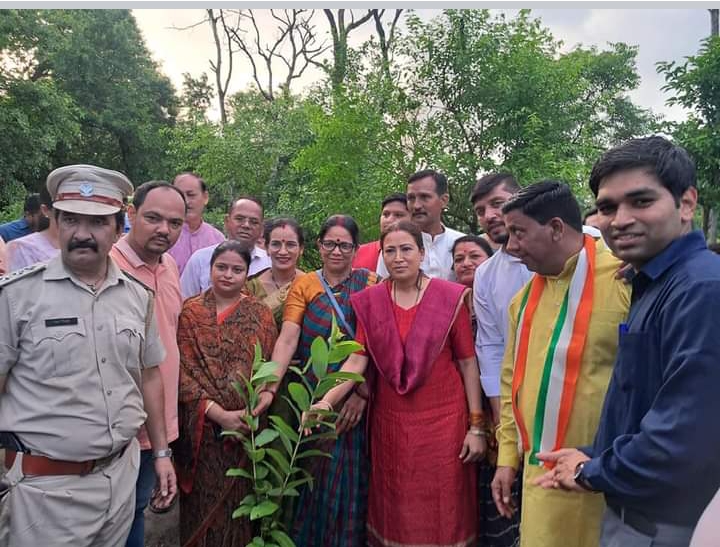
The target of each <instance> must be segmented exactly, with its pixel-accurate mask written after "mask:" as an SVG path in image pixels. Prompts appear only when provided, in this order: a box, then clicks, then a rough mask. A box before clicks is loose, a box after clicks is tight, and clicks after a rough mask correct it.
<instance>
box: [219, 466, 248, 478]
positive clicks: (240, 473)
mask: <svg viewBox="0 0 720 547" xmlns="http://www.w3.org/2000/svg"><path fill="white" fill-rule="evenodd" d="M225 476H226V477H243V478H245V479H250V480H252V475H251V474H250V473H248V472H247V471H245V470H244V469H243V468H242V467H231V468H230V469H228V470H227V471H225Z"/></svg>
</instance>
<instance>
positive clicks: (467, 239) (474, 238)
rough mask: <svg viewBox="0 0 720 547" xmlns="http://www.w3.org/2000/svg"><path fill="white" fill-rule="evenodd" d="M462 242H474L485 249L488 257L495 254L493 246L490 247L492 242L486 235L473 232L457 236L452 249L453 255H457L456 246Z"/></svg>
mask: <svg viewBox="0 0 720 547" xmlns="http://www.w3.org/2000/svg"><path fill="white" fill-rule="evenodd" d="M461 243H474V244H475V245H477V246H478V247H480V248H481V249H482V250H483V251H485V254H486V255H488V258H490V257H491V256H492V255H493V250H492V247H490V244H489V243H488V242H487V240H486V239H485V238H484V237H480V236H476V235H473V234H470V235H467V236H462V237H459V238H457V239H456V240H455V242H454V243H453V246H452V249H451V250H450V254H451V255H453V256H454V255H455V248H456V247H457V246H458V245H460V244H461Z"/></svg>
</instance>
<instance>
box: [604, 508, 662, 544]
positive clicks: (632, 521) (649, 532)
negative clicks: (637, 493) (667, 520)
mask: <svg viewBox="0 0 720 547" xmlns="http://www.w3.org/2000/svg"><path fill="white" fill-rule="evenodd" d="M608 507H609V508H610V509H611V510H612V512H613V513H615V515H616V516H617V517H618V518H619V519H620V520H621V521H622V522H624V523H625V524H627V525H628V526H629V527H630V528H632V529H633V530H635V531H636V532H640V533H641V534H644V535H646V536H649V537H655V535H656V534H657V525H656V524H655V523H654V522H653V521H652V520H650V519H649V518H647V517H646V516H644V515H642V514H640V513H638V512H637V511H635V510H634V509H630V508H628V507H623V506H622V505H615V504H612V503H609V504H608Z"/></svg>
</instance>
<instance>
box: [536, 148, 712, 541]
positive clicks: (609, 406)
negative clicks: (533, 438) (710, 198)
mask: <svg viewBox="0 0 720 547" xmlns="http://www.w3.org/2000/svg"><path fill="white" fill-rule="evenodd" d="M590 188H591V189H592V191H593V193H594V194H595V196H596V198H597V200H596V203H597V207H598V211H599V214H600V223H601V225H602V226H601V229H602V231H603V236H604V237H605V241H606V242H607V243H608V244H609V245H610V247H611V248H612V249H613V251H614V252H615V254H616V255H617V256H618V257H619V258H620V259H622V260H624V261H625V262H628V263H629V264H630V265H632V267H633V269H634V276H633V278H632V287H633V295H632V305H631V308H630V316H629V318H628V322H627V324H625V325H621V326H620V329H619V333H618V335H619V337H620V340H619V347H618V356H617V360H616V362H615V369H614V371H613V376H612V379H611V381H610V386H609V388H608V392H607V396H606V399H605V405H604V408H603V412H602V417H601V420H600V425H599V427H598V431H597V435H596V437H595V442H594V444H593V446H592V447H586V448H583V449H582V450H576V449H562V450H558V451H555V452H551V453H546V454H538V457H539V458H541V459H544V460H546V461H550V462H555V463H556V466H555V467H554V469H553V470H552V471H550V472H548V473H547V474H546V475H545V476H544V477H542V478H541V479H539V480H538V483H539V484H541V485H542V486H544V487H546V488H561V489H566V490H573V491H585V492H588V494H589V495H590V492H602V493H604V494H605V499H606V501H607V505H608V509H607V510H606V512H605V516H604V519H603V529H602V537H601V540H600V544H601V546H602V547H620V546H622V547H635V546H650V545H651V544H652V545H653V546H663V547H665V546H667V547H675V546H678V547H679V546H687V545H688V544H689V543H690V538H691V536H692V531H693V528H694V527H695V524H696V523H697V521H698V519H699V518H700V515H701V513H702V511H703V509H704V508H705V506H706V505H707V504H708V502H709V501H710V499H711V498H712V497H713V495H714V494H715V492H716V491H717V490H718V487H720V396H718V386H720V321H718V320H717V313H718V310H720V257H718V256H717V255H715V254H714V253H712V252H711V251H709V250H708V248H707V245H706V243H705V239H704V237H703V234H702V232H700V231H693V229H692V219H693V214H694V212H695V208H696V205H697V188H696V175H695V166H694V164H693V162H692V160H691V159H690V157H689V156H688V154H687V152H686V151H685V150H684V149H682V148H680V147H679V146H675V145H673V144H672V143H671V142H669V141H668V140H666V139H664V138H662V137H657V136H655V137H648V138H644V139H635V140H632V141H629V142H627V143H626V144H623V145H622V146H619V147H616V148H613V149H611V150H609V151H608V152H606V153H605V154H604V155H603V157H602V158H601V159H600V160H599V161H598V162H597V163H596V164H595V166H594V167H593V171H592V174H591V176H590Z"/></svg>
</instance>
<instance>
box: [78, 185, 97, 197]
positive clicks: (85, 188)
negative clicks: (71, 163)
mask: <svg viewBox="0 0 720 547" xmlns="http://www.w3.org/2000/svg"><path fill="white" fill-rule="evenodd" d="M78 190H79V191H80V195H81V196H82V197H84V198H89V197H92V195H93V194H94V193H95V188H94V187H93V185H92V184H89V183H87V182H84V183H83V184H81V185H80V188H78Z"/></svg>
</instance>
